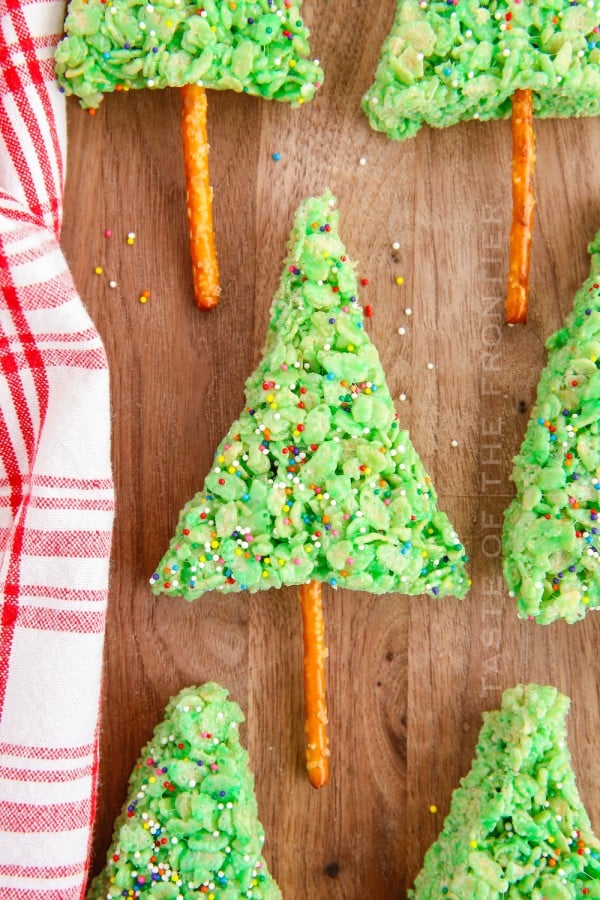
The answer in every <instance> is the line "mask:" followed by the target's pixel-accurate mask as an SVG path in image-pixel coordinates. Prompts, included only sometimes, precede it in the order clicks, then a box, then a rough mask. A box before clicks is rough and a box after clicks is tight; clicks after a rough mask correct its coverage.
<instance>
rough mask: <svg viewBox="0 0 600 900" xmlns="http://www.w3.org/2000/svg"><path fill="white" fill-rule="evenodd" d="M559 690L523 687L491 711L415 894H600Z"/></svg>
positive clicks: (576, 897) (418, 897) (493, 898)
mask: <svg viewBox="0 0 600 900" xmlns="http://www.w3.org/2000/svg"><path fill="white" fill-rule="evenodd" d="M568 709H569V700H568V698H567V697H565V696H564V695H563V694H560V693H559V692H558V691H557V690H556V688H553V687H540V686H539V685H536V684H528V685H518V686H517V687H515V688H511V689H510V690H507V691H505V692H504V695H503V697H502V708H501V709H500V710H497V711H494V712H489V713H484V724H483V727H482V729H481V732H480V735H479V741H478V743H477V748H476V755H475V759H474V761H473V764H472V766H471V771H470V772H469V774H468V775H467V776H466V777H465V778H463V779H462V780H461V783H460V787H459V788H457V789H456V790H455V791H454V793H453V795H452V802H451V804H450V812H449V813H448V816H447V818H446V821H445V822H444V827H443V830H442V832H441V834H440V836H439V837H438V839H437V841H436V842H435V844H433V845H432V846H431V847H430V848H429V850H428V851H427V853H426V855H425V861H424V864H423V869H422V870H421V872H420V873H419V875H418V876H417V879H416V881H415V886H414V890H412V891H409V892H408V896H409V897H410V898H412V900H434V898H435V900H467V898H468V900H471V898H473V900H500V898H502V897H508V898H511V900H516V898H518V897H527V898H530V900H570V898H572V900H580V898H581V900H584V898H586V897H587V898H599V897H600V861H599V856H598V854H599V851H600V843H599V842H598V840H597V839H596V837H595V836H594V834H593V833H592V829H591V825H590V821H589V818H588V815H587V813H586V811H585V808H584V806H583V803H582V802H581V798H580V797H579V793H578V791H577V787H576V785H575V775H574V773H573V769H572V768H571V758H570V754H569V750H568V748H567V742H566V726H565V719H566V716H567V712H568Z"/></svg>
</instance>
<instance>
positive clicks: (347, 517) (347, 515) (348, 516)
mask: <svg viewBox="0 0 600 900" xmlns="http://www.w3.org/2000/svg"><path fill="white" fill-rule="evenodd" d="M344 518H345V520H346V522H347V521H348V519H349V518H350V513H344Z"/></svg>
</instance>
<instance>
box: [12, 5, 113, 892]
mask: <svg viewBox="0 0 600 900" xmlns="http://www.w3.org/2000/svg"><path fill="white" fill-rule="evenodd" d="M64 13H65V8H64V4H63V3H59V2H56V0H37V2H36V0H20V2H18V0H0V615H1V618H0V898H6V900H8V898H10V900H72V898H80V897H82V896H83V895H84V892H85V885H86V882H87V877H88V865H89V862H88V858H89V849H90V841H91V832H92V826H93V822H94V814H95V809H96V786H97V785H96V782H97V773H98V721H99V719H98V714H99V699H100V682H101V674H102V650H103V640H104V625H105V614H106V599H107V584H108V568H109V553H110V544H111V533H112V524H113V514H114V494H113V481H112V473H111V464H110V410H109V382H108V367H107V361H106V356H105V353H104V348H103V346H102V342H101V340H100V337H99V335H98V333H97V331H96V329H95V327H94V325H93V324H92V322H91V320H90V318H89V316H88V314H87V313H86V311H85V309H84V307H83V305H82V303H81V300H80V298H79V297H78V295H77V291H76V289H75V286H74V284H73V280H72V277H71V275H70V273H69V269H68V266H67V263H66V261H65V259H64V256H63V254H62V252H61V249H60V244H59V238H60V225H61V213H62V198H63V186H64V167H65V149H66V134H65V131H66V129H65V103H64V97H63V96H62V95H61V94H60V92H59V90H58V87H57V85H56V82H55V79H54V72H53V50H54V46H55V44H56V42H57V40H58V39H59V38H60V36H61V34H62V23H63V17H64Z"/></svg>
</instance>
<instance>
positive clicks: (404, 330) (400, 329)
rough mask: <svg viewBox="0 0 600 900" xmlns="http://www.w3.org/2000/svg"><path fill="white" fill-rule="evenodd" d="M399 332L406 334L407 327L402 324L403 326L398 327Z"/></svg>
mask: <svg viewBox="0 0 600 900" xmlns="http://www.w3.org/2000/svg"><path fill="white" fill-rule="evenodd" d="M398 334H406V328H403V327H402V326H401V327H400V328H399V329H398Z"/></svg>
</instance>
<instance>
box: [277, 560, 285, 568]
mask: <svg viewBox="0 0 600 900" xmlns="http://www.w3.org/2000/svg"><path fill="white" fill-rule="evenodd" d="M277 562H278V563H279V565H280V566H285V559H278V560H277Z"/></svg>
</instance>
